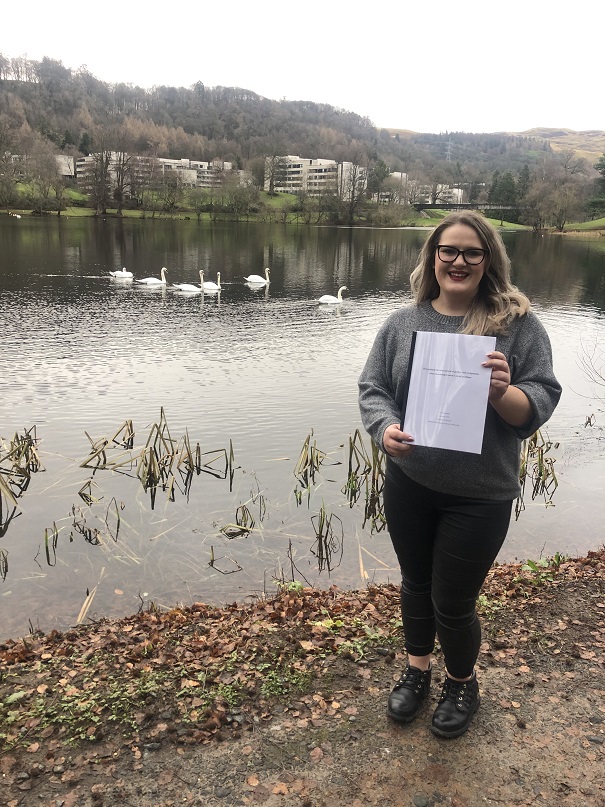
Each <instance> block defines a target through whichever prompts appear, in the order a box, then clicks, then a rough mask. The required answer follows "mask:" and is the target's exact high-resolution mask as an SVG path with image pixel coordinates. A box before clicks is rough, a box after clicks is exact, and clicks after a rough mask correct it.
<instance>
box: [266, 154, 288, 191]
mask: <svg viewBox="0 0 605 807" xmlns="http://www.w3.org/2000/svg"><path fill="white" fill-rule="evenodd" d="M287 167H288V160H287V159H286V157H279V156H278V155H276V154H274V155H273V156H271V157H267V158H266V159H265V183H264V184H265V187H267V180H268V181H269V187H268V188H267V192H268V194H269V196H275V195H276V194H277V191H276V190H275V186H276V185H279V184H281V183H282V182H283V180H284V178H285V175H286V170H287Z"/></svg>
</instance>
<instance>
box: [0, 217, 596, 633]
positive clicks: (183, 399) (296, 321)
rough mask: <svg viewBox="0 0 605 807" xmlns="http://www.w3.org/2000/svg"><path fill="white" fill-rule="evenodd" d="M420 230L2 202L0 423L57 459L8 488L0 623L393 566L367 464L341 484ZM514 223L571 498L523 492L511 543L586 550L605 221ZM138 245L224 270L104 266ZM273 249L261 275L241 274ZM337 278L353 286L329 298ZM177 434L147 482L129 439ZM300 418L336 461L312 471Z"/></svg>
mask: <svg viewBox="0 0 605 807" xmlns="http://www.w3.org/2000/svg"><path fill="white" fill-rule="evenodd" d="M425 236H426V232H425V231H423V230H420V229H388V230H374V229H364V228H357V229H349V228H332V227H316V228H305V227H300V228H298V227H295V226H281V225H272V226H271V225H259V224H250V225H246V224H215V225H209V224H201V225H200V224H198V223H197V222H195V221H185V222H182V221H180V222H171V221H151V220H146V221H141V220H127V221H122V222H120V221H116V220H106V221H103V220H99V221H97V220H94V219H77V218H68V217H66V218H65V219H63V217H62V218H61V220H57V219H56V218H53V219H44V220H38V219H33V218H29V217H26V218H21V219H15V218H13V217H8V216H6V217H0V247H1V252H0V254H1V255H2V258H1V263H0V278H1V286H0V311H1V314H0V316H1V322H2V349H1V354H0V355H1V357H0V369H1V372H2V396H1V400H0V437H2V439H3V441H4V443H5V446H6V445H7V444H8V443H9V442H10V440H11V439H12V438H13V436H14V435H15V434H16V433H18V434H20V435H23V434H24V433H25V430H28V429H31V428H32V427H34V426H35V436H36V438H37V440H38V441H39V442H38V444H37V446H38V453H39V456H40V460H41V462H42V465H43V468H44V470H39V471H37V472H36V473H32V474H31V477H30V478H29V480H28V485H27V487H26V489H24V490H23V492H22V494H21V495H19V496H18V498H17V500H16V506H15V508H14V510H13V511H12V512H11V510H10V508H9V507H8V506H7V500H6V499H5V500H4V501H3V508H4V509H3V511H2V513H1V514H0V523H1V524H2V525H3V526H2V527H1V528H0V532H1V533H2V534H1V537H0V564H1V565H0V568H1V571H2V576H1V577H0V604H1V607H2V623H1V625H2V626H1V630H0V633H1V636H0V639H2V638H6V637H9V636H18V635H23V634H25V633H27V631H28V630H29V629H30V628H40V629H42V630H44V631H48V630H51V629H53V628H57V629H64V628H65V627H67V626H69V625H72V624H74V623H75V622H76V620H77V619H78V618H79V617H80V618H81V619H91V618H100V617H103V616H121V615H124V614H128V613H132V612H133V611H136V610H137V609H138V608H149V607H151V606H155V607H159V608H165V607H171V606H173V605H175V604H188V603H191V602H194V601H200V600H201V601H205V602H207V603H211V604H216V605H221V604H223V603H225V602H232V601H235V600H237V601H242V602H243V601H245V600H247V599H248V598H250V597H257V596H260V595H262V594H263V593H272V592H274V591H275V589H276V581H278V580H280V581H289V580H292V579H296V580H300V581H302V582H306V583H309V584H312V585H317V586H320V587H327V586H330V585H332V584H335V585H338V586H339V587H342V588H357V587H359V586H365V585H366V584H367V583H368V582H372V581H374V582H377V583H383V582H395V581H398V571H397V568H396V565H395V560H394V555H393V553H392V549H391V546H390V542H389V539H388V535H387V534H386V531H385V530H384V529H379V527H380V522H378V523H377V524H376V525H375V526H374V527H373V525H372V519H371V518H366V515H367V513H366V507H365V504H366V497H365V493H364V490H365V488H363V487H362V489H361V491H360V495H359V499H357V501H350V500H349V499H348V497H347V494H346V483H347V471H348V462H349V441H350V439H351V438H352V437H353V436H354V435H355V433H356V430H357V429H361V422H360V418H359V413H358V409H357V377H358V375H359V372H360V370H361V367H362V366H363V363H364V361H365V358H366V356H367V353H368V351H369V349H370V346H371V344H372V341H373V339H374V336H375V334H376V331H377V329H378V327H379V326H380V324H381V323H382V322H383V320H384V319H385V318H386V317H387V315H388V314H389V313H390V312H391V311H392V310H393V309H395V308H397V307H398V306H400V305H402V304H403V303H405V302H407V301H409V299H410V297H409V281H408V278H409V274H410V271H411V269H412V268H413V266H414V264H415V260H416V257H417V254H418V250H419V248H420V246H421V244H422V242H423V240H424V238H425ZM602 240H605V239H602ZM505 241H506V243H507V247H508V249H509V252H510V254H511V257H512V260H513V268H514V279H515V282H516V283H517V285H519V287H520V288H521V289H523V290H524V291H525V292H526V293H527V294H528V295H529V296H530V297H531V299H532V301H533V303H534V306H535V310H536V312H537V313H538V315H539V316H540V318H541V320H542V321H543V322H544V324H545V326H546V328H547V329H548V331H549V334H550V337H551V341H552V343H553V350H554V355H555V369H556V372H557V375H558V377H559V379H560V380H561V382H562V384H563V386H564V394H563V397H562V400H561V403H560V405H559V407H558V409H557V411H556V413H555V415H554V417H553V419H552V421H551V422H550V423H549V424H548V426H547V427H546V429H545V436H546V437H547V438H548V439H549V440H550V441H552V442H558V443H559V446H558V448H556V449H553V450H552V451H551V454H552V455H553V456H554V457H555V458H556V462H555V469H556V472H557V476H558V480H559V487H558V489H557V491H556V493H555V494H554V498H553V504H554V506H551V507H545V506H544V504H543V503H542V502H541V501H539V500H536V501H533V502H532V500H531V496H529V495H526V509H525V511H524V512H523V513H521V515H520V517H519V519H518V521H516V522H514V523H513V524H512V525H511V529H510V533H509V537H508V539H507V541H506V543H505V545H504V547H503V549H502V551H501V554H500V556H499V560H501V561H506V560H513V559H516V558H518V559H527V558H533V559H536V558H538V557H540V556H541V555H552V554H554V553H555V552H561V553H564V554H570V555H580V554H585V553H586V552H587V551H588V550H590V549H593V548H597V547H599V546H601V545H602V543H603V534H602V526H601V525H602V523H603V520H604V519H603V495H602V491H603V482H604V479H605V452H604V451H603V431H602V429H603V423H604V414H603V404H602V402H601V400H600V399H599V396H600V395H601V396H603V395H605V387H603V386H602V385H601V386H599V385H598V384H596V385H595V384H594V383H592V382H591V380H590V378H589V377H588V376H587V374H586V372H585V369H584V368H583V367H582V363H583V360H585V359H586V357H587V356H590V355H593V361H595V362H596V363H597V366H601V369H603V360H602V354H601V353H599V352H597V353H596V355H594V354H593V351H594V350H595V349H596V350H597V351H598V350H599V345H603V344H604V339H603V337H604V323H605V318H604V311H605V244H604V243H601V241H600V240H582V239H577V238H566V237H558V236H554V235H553V236H543V237H542V236H539V235H535V234H532V233H525V232H524V233H509V234H506V235H505ZM123 266H125V267H127V268H128V269H129V270H130V271H132V272H133V274H134V276H135V278H142V277H147V276H150V275H153V276H156V277H159V273H160V269H161V268H162V267H163V266H164V267H166V269H167V275H168V283H169V284H170V283H177V282H179V283H180V282H190V283H197V282H199V276H198V273H199V271H200V270H203V271H204V276H205V279H206V280H216V274H217V272H219V271H220V273H221V286H222V288H221V291H220V293H217V294H204V295H203V296H202V295H191V294H187V293H182V292H177V291H174V290H173V289H171V288H148V287H144V286H140V285H138V284H135V283H132V282H124V281H114V280H110V279H109V275H108V273H109V272H110V271H113V270H115V269H118V268H121V267H123ZM265 267H270V270H271V283H270V285H269V286H268V287H264V288H256V287H251V286H250V285H248V284H247V283H246V282H245V281H244V279H243V278H244V276H246V275H248V274H250V273H255V274H261V275H262V274H264V268H265ZM340 286H346V287H347V291H346V292H345V293H344V302H343V303H342V304H341V305H338V306H321V305H319V304H318V303H317V299H318V298H319V297H320V296H321V295H322V294H324V293H330V294H336V292H337V291H338V288H339V287H340ZM599 362H600V365H599ZM162 413H163V415H164V421H162V423H163V424H164V425H163V431H162V432H161V433H160V434H158V433H157V432H156V431H154V426H157V425H158V424H160V419H161V415H162ZM128 421H132V425H133V428H134V432H135V434H134V438H133V440H132V447H131V448H129V447H128V446H129V443H128V441H127V440H126V441H125V447H124V446H123V447H119V446H118V445H117V444H116V443H113V444H112V445H111V446H110V447H108V449H107V451H106V455H105V459H106V461H107V463H114V465H115V464H119V467H117V468H116V470H107V469H97V470H95V469H94V467H82V464H83V463H84V462H85V461H86V459H87V458H88V457H89V455H90V453H91V446H92V444H93V443H94V444H95V445H96V444H97V443H96V441H98V440H99V439H101V438H104V437H106V438H112V437H113V436H114V435H115V434H116V433H117V432H118V431H119V430H120V429H121V428H122V427H123V426H124V424H125V423H126V422H128ZM587 423H588V425H586V424H587ZM32 434H34V433H33V432H32ZM123 434H124V433H123V432H122V435H121V436H123ZM168 437H169V438H170V439H171V440H172V441H173V445H177V446H178V447H179V452H182V451H184V450H185V447H187V446H190V447H191V448H192V449H194V448H195V447H196V446H197V445H198V444H199V453H200V457H201V460H199V461H198V470H200V472H199V473H198V472H197V470H196V471H195V472H194V473H192V474H190V475H186V474H184V473H183V466H179V468H178V469H177V468H176V466H174V467H172V469H169V470H171V471H172V473H173V477H174V478H173V479H170V480H169V483H168V485H167V489H162V488H159V489H157V490H155V491H151V490H149V489H147V490H145V488H144V486H143V485H142V483H141V480H140V479H139V478H138V477H137V467H138V466H137V465H136V461H135V460H134V459H133V458H134V457H135V456H137V455H138V454H140V452H141V450H142V449H143V448H144V447H145V445H146V443H147V442H148V441H150V443H151V444H153V445H155V446H157V445H159V444H160V442H161V439H163V440H164V444H166V441H167V440H168ZM116 439H117V440H118V441H119V439H120V437H118V438H116ZM306 442H307V443H308V446H309V448H310V449H315V450H316V456H318V457H319V458H320V459H321V460H322V463H321V465H320V466H319V467H316V466H312V467H311V470H310V472H309V470H308V469H307V473H306V475H305V474H304V473H301V472H299V473H298V475H296V474H295V471H296V467H297V462H298V460H299V456H300V455H301V451H302V449H303V446H304V445H305V443H306ZM363 445H364V447H365V449H366V451H368V452H369V451H370V445H369V440H368V438H367V436H366V435H365V433H364V434H363ZM5 453H6V448H5V450H4V452H3V455H4V454H5ZM185 453H186V451H185ZM206 462H207V463H209V465H207V466H206V467H204V468H203V469H201V468H200V465H201V464H203V463H206ZM94 464H95V463H94V462H93V463H92V466H94ZM2 467H3V468H6V463H4V464H3V466H2ZM305 483H308V485H307V486H306V487H305ZM10 515H12V518H10Z"/></svg>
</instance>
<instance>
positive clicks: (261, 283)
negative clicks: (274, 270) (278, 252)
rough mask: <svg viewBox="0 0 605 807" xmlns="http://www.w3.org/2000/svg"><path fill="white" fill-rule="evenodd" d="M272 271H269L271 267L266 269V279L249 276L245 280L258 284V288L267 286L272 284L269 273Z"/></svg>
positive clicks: (258, 276)
mask: <svg viewBox="0 0 605 807" xmlns="http://www.w3.org/2000/svg"><path fill="white" fill-rule="evenodd" d="M270 271H271V270H270V269H269V267H267V268H266V269H265V276H264V277H261V276H260V275H248V277H245V278H244V280H247V281H248V283H256V284H257V285H258V286H265V285H266V284H267V283H270V282H271V281H270V280H269V272H270Z"/></svg>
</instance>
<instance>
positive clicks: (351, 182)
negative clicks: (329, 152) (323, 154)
mask: <svg viewBox="0 0 605 807" xmlns="http://www.w3.org/2000/svg"><path fill="white" fill-rule="evenodd" d="M366 184H367V172H366V170H365V168H362V167H361V166H358V165H354V164H353V163H350V162H342V163H337V162H336V160H323V159H317V158H316V159H310V158H307V157H297V156H294V155H292V154H288V155H286V156H280V157H266V158H265V184H264V189H265V190H266V191H267V192H273V193H293V194H295V195H297V196H298V195H300V194H307V195H308V196H323V195H324V194H327V193H332V194H335V195H337V196H338V197H339V198H340V199H343V200H349V199H350V198H351V195H352V194H354V193H357V192H359V191H360V189H361V190H365V187H366Z"/></svg>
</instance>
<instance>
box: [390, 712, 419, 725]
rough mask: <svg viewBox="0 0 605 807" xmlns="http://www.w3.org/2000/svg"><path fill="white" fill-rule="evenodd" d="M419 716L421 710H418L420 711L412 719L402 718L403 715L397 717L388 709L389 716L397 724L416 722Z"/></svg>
mask: <svg viewBox="0 0 605 807" xmlns="http://www.w3.org/2000/svg"><path fill="white" fill-rule="evenodd" d="M419 714H420V709H418V711H417V712H415V713H414V714H413V715H412V716H411V717H402V716H401V715H397V714H395V713H394V712H391V711H389V709H387V715H388V716H389V717H390V718H391V720H394V721H395V723H411V722H412V721H413V720H416V718H417V717H418V715H419Z"/></svg>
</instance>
